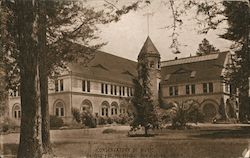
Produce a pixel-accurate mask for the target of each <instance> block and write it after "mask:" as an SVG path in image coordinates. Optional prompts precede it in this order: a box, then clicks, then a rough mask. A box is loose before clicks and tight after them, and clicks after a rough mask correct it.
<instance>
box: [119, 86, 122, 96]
mask: <svg viewBox="0 0 250 158" xmlns="http://www.w3.org/2000/svg"><path fill="white" fill-rule="evenodd" d="M119 95H122V87H121V86H119Z"/></svg>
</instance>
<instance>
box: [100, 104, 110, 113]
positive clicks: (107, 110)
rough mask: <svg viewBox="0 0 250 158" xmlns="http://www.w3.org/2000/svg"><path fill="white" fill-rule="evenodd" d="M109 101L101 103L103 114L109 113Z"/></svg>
mask: <svg viewBox="0 0 250 158" xmlns="http://www.w3.org/2000/svg"><path fill="white" fill-rule="evenodd" d="M108 113H109V103H108V102H107V101H104V102H102V105H101V116H108V115H109V114H108Z"/></svg>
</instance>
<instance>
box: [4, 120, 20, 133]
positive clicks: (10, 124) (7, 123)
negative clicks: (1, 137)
mask: <svg viewBox="0 0 250 158" xmlns="http://www.w3.org/2000/svg"><path fill="white" fill-rule="evenodd" d="M1 119H3V120H1V123H0V133H6V132H12V131H16V130H17V129H19V125H18V123H17V121H15V120H13V119H11V118H9V117H4V118H1Z"/></svg>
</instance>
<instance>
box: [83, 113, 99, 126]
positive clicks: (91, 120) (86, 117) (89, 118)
mask: <svg viewBox="0 0 250 158" xmlns="http://www.w3.org/2000/svg"><path fill="white" fill-rule="evenodd" d="M81 119H82V124H84V125H85V126H88V127H90V128H95V127H96V121H97V120H96V117H94V116H93V115H92V114H91V113H90V112H89V111H84V112H83V113H82V114H81Z"/></svg>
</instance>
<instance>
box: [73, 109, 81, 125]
mask: <svg viewBox="0 0 250 158" xmlns="http://www.w3.org/2000/svg"><path fill="white" fill-rule="evenodd" d="M71 113H72V115H73V120H75V121H76V122H77V123H80V122H81V114H80V111H79V109H77V108H72V110H71Z"/></svg>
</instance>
